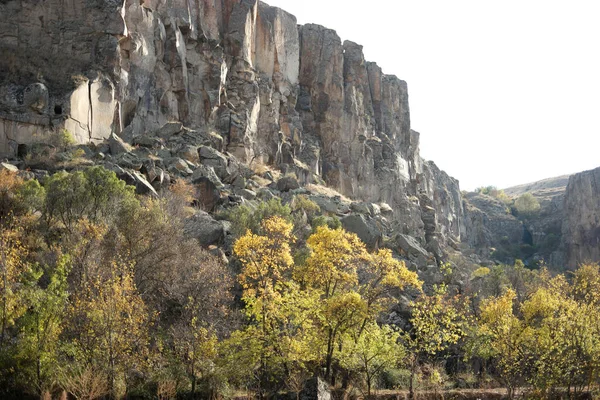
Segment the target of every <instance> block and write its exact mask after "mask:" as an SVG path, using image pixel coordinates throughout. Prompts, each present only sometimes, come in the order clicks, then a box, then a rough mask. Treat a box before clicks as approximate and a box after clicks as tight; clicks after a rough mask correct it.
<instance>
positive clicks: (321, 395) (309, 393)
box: [300, 378, 332, 400]
mask: <svg viewBox="0 0 600 400" xmlns="http://www.w3.org/2000/svg"><path fill="white" fill-rule="evenodd" d="M331 398H332V397H331V392H330V390H329V385H328V384H327V382H325V381H324V380H322V379H321V378H311V379H309V380H307V381H306V382H305V383H304V387H303V388H302V391H301V392H300V400H331Z"/></svg>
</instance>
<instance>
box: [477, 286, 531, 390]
mask: <svg viewBox="0 0 600 400" xmlns="http://www.w3.org/2000/svg"><path fill="white" fill-rule="evenodd" d="M515 298H516V293H515V291H514V290H512V289H508V290H506V292H505V293H504V294H503V295H502V296H500V297H492V298H489V299H486V300H485V301H483V303H482V304H481V317H480V325H479V331H478V341H479V343H478V345H477V346H476V353H477V354H478V355H480V356H481V357H483V358H492V359H493V360H494V361H495V363H496V366H497V368H498V371H499V373H500V378H501V379H502V381H503V382H504V384H505V386H506V388H507V389H508V396H509V398H511V399H512V398H513V397H514V394H515V389H516V388H517V387H518V385H519V384H520V383H521V382H522V380H523V374H524V365H523V364H524V357H523V343H524V339H525V335H526V331H525V328H524V326H523V324H522V323H521V321H519V319H518V318H517V317H516V316H515V315H514V313H513V307H514V301H515Z"/></svg>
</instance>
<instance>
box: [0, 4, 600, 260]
mask: <svg viewBox="0 0 600 400" xmlns="http://www.w3.org/2000/svg"><path fill="white" fill-rule="evenodd" d="M0 54H1V55H2V57H0V156H3V157H17V156H18V157H23V156H25V155H26V154H28V152H29V150H30V149H29V147H30V146H31V145H33V144H35V143H39V142H52V137H53V136H54V135H56V134H57V133H59V132H62V131H63V130H66V131H68V132H70V134H71V135H72V136H73V138H74V139H75V141H76V142H77V143H82V144H83V143H96V144H98V147H97V148H96V149H95V154H94V155H93V157H95V158H94V162H102V163H104V164H105V165H106V166H107V167H108V168H110V169H112V170H114V171H115V172H116V173H117V175H118V176H119V177H121V178H122V179H124V180H126V181H127V182H128V183H131V184H133V185H135V186H136V188H137V190H138V192H140V193H149V194H155V193H156V192H155V190H157V189H159V188H160V187H162V186H165V185H167V184H169V182H170V181H171V179H170V178H171V177H172V176H174V177H185V178H186V179H188V180H190V181H191V182H193V183H194V184H196V185H197V187H198V191H199V194H198V203H199V204H201V205H202V206H203V207H204V208H205V209H206V210H207V211H213V210H215V209H217V207H219V206H223V205H232V204H237V203H238V202H242V201H253V200H254V199H255V198H259V199H268V198H270V197H272V196H273V195H274V194H273V192H272V191H269V190H267V189H265V188H264V187H262V188H261V187H259V185H256V183H255V182H253V181H252V180H249V178H250V177H252V174H251V173H249V172H248V168H247V165H252V164H259V163H265V164H269V165H273V166H276V167H277V168H278V169H279V170H280V171H281V172H282V173H283V174H284V175H286V177H284V178H285V179H284V180H280V184H279V185H280V186H281V187H277V186H275V187H274V188H273V190H277V191H278V192H279V194H281V193H285V192H288V191H297V190H302V188H300V189H299V188H298V187H299V186H306V185H308V184H311V183H325V184H326V185H327V186H329V187H331V188H333V189H335V190H337V191H338V192H339V193H341V195H344V196H347V197H348V198H350V199H351V200H354V202H351V203H348V202H337V200H336V201H333V200H332V199H330V198H322V197H319V196H313V197H312V198H313V199H314V200H315V201H317V202H319V201H320V202H321V203H319V205H320V206H321V208H323V207H329V208H330V209H331V211H330V212H331V213H332V214H335V215H338V216H340V217H343V218H342V220H343V222H344V225H345V226H346V227H347V228H348V229H355V230H358V231H360V233H361V234H362V235H363V236H364V238H365V240H367V241H368V242H369V245H370V246H372V247H377V246H379V245H381V243H382V240H383V238H384V236H390V237H389V239H391V240H388V241H387V242H386V243H387V245H388V246H396V247H397V249H396V250H398V251H399V252H403V253H404V254H406V255H407V256H409V257H412V258H411V259H414V260H415V262H416V260H418V264H420V266H421V267H426V266H429V267H431V265H432V264H435V263H436V261H437V262H438V263H439V262H442V261H443V259H444V257H445V255H446V254H447V253H448V252H452V251H454V249H459V248H464V247H465V246H469V245H470V246H471V247H473V248H475V249H477V251H478V252H479V253H480V254H481V255H484V256H485V255H489V249H490V248H493V247H494V246H496V245H497V242H498V240H499V239H498V237H495V236H494V235H496V234H500V233H501V232H502V231H505V230H508V231H509V234H508V235H502V236H500V238H502V237H503V236H509V238H511V240H512V238H513V237H514V238H516V237H517V236H518V235H519V231H522V228H521V226H520V223H519V222H518V221H516V220H515V219H514V218H513V219H511V218H510V216H506V215H502V216H501V218H500V217H499V216H500V214H502V213H496V211H498V207H497V206H498V205H497V204H494V205H493V206H491V208H490V207H487V206H486V205H484V204H483V203H481V202H480V204H479V207H480V208H477V204H478V203H477V201H478V200H477V199H475V198H472V199H471V203H465V204H463V198H462V196H461V193H460V189H459V184H458V181H457V180H455V179H453V178H452V177H449V176H448V175H447V174H446V173H444V172H443V171H440V170H439V169H438V168H437V166H436V165H435V164H434V163H433V162H427V161H424V160H423V159H422V158H421V157H420V155H419V133H417V132H415V131H414V130H412V129H411V124H410V111H409V103H408V90H407V84H406V82H404V81H402V80H400V79H398V78H397V77H395V76H391V75H386V74H384V73H383V72H382V70H381V68H380V67H378V66H377V64H375V63H372V62H368V61H366V60H365V58H364V55H363V51H362V47H361V46H360V45H358V44H356V43H354V42H350V41H344V42H342V40H341V39H340V38H339V36H338V35H337V34H336V33H335V31H333V30H330V29H327V28H325V27H322V26H318V25H313V24H308V25H303V26H298V25H297V22H296V18H295V17H294V16H293V15H291V14H289V13H287V12H285V11H283V10H281V9H278V8H275V7H271V6H269V5H267V4H265V3H262V2H260V1H257V0H186V1H183V0H141V1H138V0H69V1H67V2H65V1H63V0H45V1H41V2H40V1H34V0H3V1H0ZM293 175H295V178H292V176H293ZM267 178H269V179H270V180H271V181H272V180H273V179H272V178H273V177H272V176H267ZM582 179H583V178H582ZM586 179H587V178H586ZM577 182H579V181H577ZM577 182H575V181H574V183H573V187H574V188H575V189H573V191H577V190H579V189H578V188H579V187H582V190H587V188H588V186H589V185H588V186H586V183H585V182H584V181H583V180H582V182H581V183H577ZM590 187H591V186H590ZM590 190H591V189H590ZM590 190H587V192H582V193H588V192H589V193H590V194H594V193H595V195H596V196H597V191H596V192H593V191H590ZM592 192H593V193H592ZM577 199H578V197H577V195H575V194H572V195H570V196H569V200H568V207H569V208H568V210H571V209H576V208H577V207H579V204H580V203H581V202H582V200H577ZM581 204H583V203H581ZM358 209H360V210H362V211H360V212H358V211H357V210H358ZM492 209H493V210H495V211H493V210H492ZM592 209H593V207H591V205H590V206H589V207H588V206H587V203H586V207H585V208H584V210H586V211H581V212H582V213H584V214H581V215H580V216H577V215H578V214H572V215H571V216H570V217H569V218H571V219H569V221H581V218H584V217H588V216H590V215H591V216H594V215H595V216H596V217H597V214H593V212H592V211H589V212H588V210H592ZM490 210H492V211H490ZM328 212H329V211H328ZM586 213H587V214H586ZM590 213H591V214H590ZM588 214H589V215H588ZM496 217H498V218H496ZM580 226H583V228H581V229H583V231H585V232H584V233H583V234H582V233H581V232H582V231H581V229H580V228H579V227H580ZM596 226H597V221H596ZM536 229H537V228H536ZM539 229H540V230H541V231H543V230H544V229H545V227H543V226H542V227H539ZM565 229H566V231H565V235H566V237H568V238H570V239H569V240H571V241H572V243H576V242H577V241H578V240H579V239H582V240H585V243H586V244H587V243H591V242H592V241H593V240H592V239H593V237H594V236H593V232H591V229H592V226H591V225H590V226H588V225H585V224H584V225H581V224H579V222H573V223H572V224H571V222H569V224H568V227H566V228H565ZM521 233H522V232H521ZM534 235H535V234H534ZM581 235H583V236H581ZM496 236H497V235H496ZM580 236H581V237H580ZM596 236H597V235H596ZM461 242H463V244H462V245H461V244H460V243H461ZM585 249H587V250H584V249H583V248H580V249H574V248H571V247H570V250H568V254H569V260H574V261H577V260H580V258H581V257H587V256H595V254H596V253H594V250H591V249H588V247H585Z"/></svg>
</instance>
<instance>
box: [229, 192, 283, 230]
mask: <svg viewBox="0 0 600 400" xmlns="http://www.w3.org/2000/svg"><path fill="white" fill-rule="evenodd" d="M276 215H277V216H280V217H282V218H283V219H285V220H286V221H288V222H292V210H291V208H290V206H289V205H287V204H281V199H279V198H273V199H271V200H269V201H266V202H260V203H258V206H257V207H256V209H254V210H253V209H252V208H250V207H249V206H247V205H241V206H238V207H236V208H234V209H233V210H231V211H229V212H228V213H227V214H226V218H227V219H229V220H230V221H231V222H232V231H233V233H234V234H235V235H236V236H242V235H244V234H245V233H246V231H247V230H250V231H251V232H253V233H256V234H260V233H261V229H262V228H261V222H262V221H263V220H265V219H268V218H270V217H274V216H276Z"/></svg>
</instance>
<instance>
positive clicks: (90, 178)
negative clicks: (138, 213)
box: [44, 166, 136, 232]
mask: <svg viewBox="0 0 600 400" xmlns="http://www.w3.org/2000/svg"><path fill="white" fill-rule="evenodd" d="M44 187H45V188H46V202H45V209H44V218H45V220H46V222H47V223H48V224H52V223H54V222H57V221H58V222H61V223H62V224H63V225H64V227H65V228H66V229H67V230H68V231H69V232H71V231H72V229H73V226H74V225H75V224H76V223H77V221H79V220H80V219H82V218H83V217H87V218H88V219H89V220H90V221H92V222H98V221H99V220H100V219H101V218H104V219H106V218H107V217H110V216H116V215H117V214H118V211H119V210H120V209H121V208H122V207H123V206H124V205H126V204H128V203H129V202H135V201H136V200H135V196H134V187H133V186H128V185H126V184H125V182H124V181H122V180H120V179H119V178H117V176H116V174H115V173H114V172H112V171H109V170H107V169H105V168H104V167H100V166H96V167H91V168H88V169H86V170H84V171H76V172H73V173H67V172H57V173H56V174H54V175H52V176H50V177H48V178H47V179H46V181H45V182H44Z"/></svg>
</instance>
